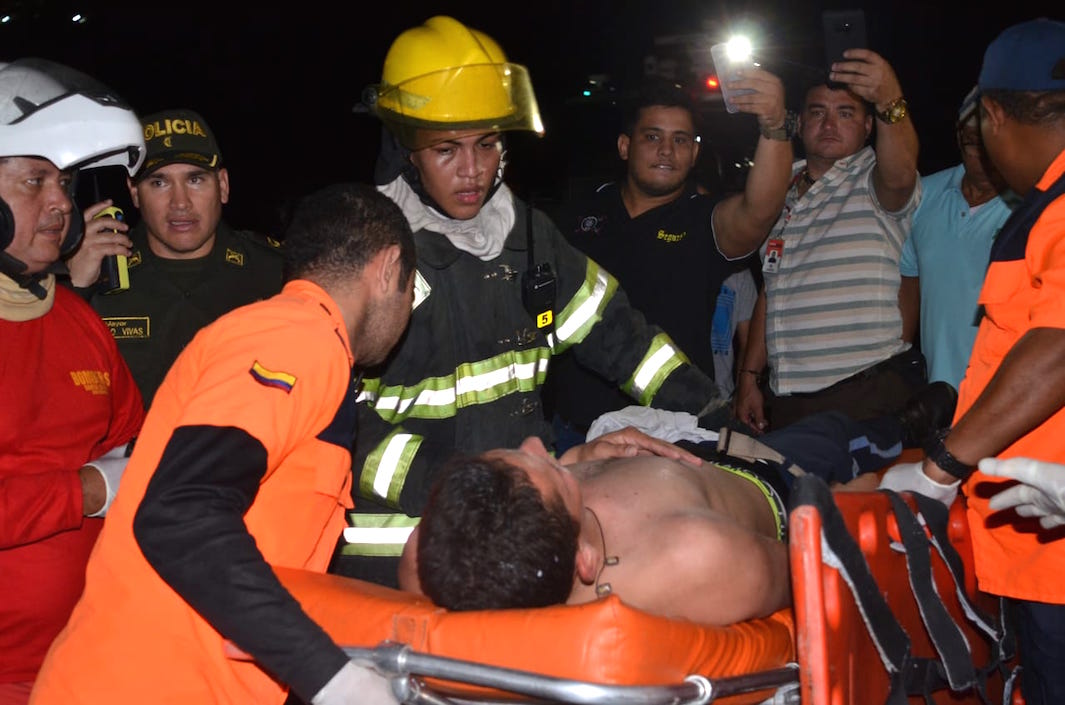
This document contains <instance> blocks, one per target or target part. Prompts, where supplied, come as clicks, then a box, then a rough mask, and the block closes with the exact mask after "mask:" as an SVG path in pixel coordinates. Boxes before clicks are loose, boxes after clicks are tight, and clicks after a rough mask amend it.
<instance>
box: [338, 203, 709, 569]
mask: <svg viewBox="0 0 1065 705" xmlns="http://www.w3.org/2000/svg"><path fill="white" fill-rule="evenodd" d="M527 208H528V207H527V206H526V205H525V204H524V203H523V202H521V201H520V200H518V199H516V198H515V211H516V212H515V215H516V217H515V225H514V227H513V228H512V230H511V232H510V233H509V234H508V236H507V240H506V242H505V245H504V248H503V251H502V253H501V254H500V255H499V256H497V257H495V258H494V259H491V260H488V261H484V260H481V259H479V258H477V257H475V256H473V255H471V254H469V253H467V252H464V251H462V250H459V249H457V248H456V247H455V246H454V245H453V244H452V243H451V242H450V241H449V240H448V239H447V238H446V237H444V236H443V235H440V234H438V233H434V232H430V231H428V230H421V231H419V232H417V233H415V242H416V244H417V251H418V272H417V275H416V283H415V290H416V291H415V309H414V312H413V314H412V316H411V320H410V325H409V328H408V329H407V331H406V334H405V336H404V337H403V339H402V340H401V341H400V343H399V344H398V345H397V347H396V348H395V349H394V350H393V352H392V355H391V357H390V358H389V360H388V361H387V362H386V363H385V364H384V365H383V366H381V367H380V368H379V369H376V370H369V371H367V373H366V377H365V378H364V385H363V388H362V390H361V392H360V394H359V397H358V402H357V406H358V433H357V437H356V443H355V453H354V455H353V460H354V473H355V482H354V484H353V488H352V491H353V495H354V497H353V498H354V502H355V507H356V509H355V510H354V511H353V512H351V513H350V514H349V522H350V523H351V527H349V528H348V529H347V530H346V531H345V534H344V538H343V540H342V541H341V544H340V546H339V548H338V555H337V556H336V557H335V559H334V564H333V567H332V568H331V570H333V571H334V572H339V573H342V574H346V575H352V576H355V577H362V578H364V579H370V580H375V581H376V582H393V581H394V577H392V573H389V574H386V576H385V579H383V580H382V579H379V578H380V576H371V575H367V573H366V572H364V571H362V570H360V569H359V568H358V567H356V565H357V564H356V563H355V562H354V559H356V558H358V557H369V556H376V557H393V558H395V557H398V556H399V555H400V553H401V552H402V548H403V544H404V542H405V540H406V538H407V536H408V535H409V533H410V531H411V530H412V529H413V527H414V525H415V524H416V523H417V517H418V516H419V515H420V513H421V509H422V507H423V505H424V503H425V500H426V497H427V495H428V492H429V489H430V485H431V483H432V480H433V477H434V473H435V472H436V471H438V470H439V469H440V467H441V466H442V465H443V464H444V462H445V461H446V460H447V459H448V458H449V457H450V456H451V455H453V454H454V453H455V452H456V451H458V452H462V453H468V454H476V453H480V452H482V451H485V450H489V449H492V448H516V447H517V446H518V445H519V444H520V443H521V441H522V440H524V439H525V438H527V437H529V436H539V437H540V438H542V439H543V440H544V442H545V445H547V447H548V448H550V447H552V440H553V439H552V436H551V430H550V425H549V423H548V422H547V420H546V419H545V417H544V412H543V409H542V405H541V399H540V388H541V386H542V385H543V384H544V380H545V379H546V377H547V375H548V368H549V366H550V362H551V357H552V356H553V355H558V354H561V353H563V352H565V351H567V350H572V352H573V354H574V355H575V357H576V359H577V360H578V361H579V362H580V363H581V364H582V365H585V366H587V367H588V368H589V369H591V370H594V371H595V372H597V373H598V374H600V375H602V376H603V377H604V378H606V379H608V380H610V381H612V382H613V383H615V384H617V385H618V386H619V387H620V388H622V389H623V390H624V391H625V392H627V393H628V394H629V395H630V396H631V397H632V398H633V399H634V400H635V402H636V403H639V404H643V405H653V406H655V407H660V408H664V409H672V410H679V411H688V412H690V413H693V414H698V413H700V412H701V411H703V410H705V409H706V408H707V407H708V405H711V406H713V405H715V403H718V402H719V403H720V404H724V400H723V399H721V396H720V392H719V390H718V388H717V387H716V386H715V384H714V382H713V380H712V379H710V378H709V377H707V376H706V375H705V374H704V373H703V372H701V371H700V370H698V369H697V368H696V367H694V366H693V365H691V364H689V363H688V361H687V358H686V357H685V355H684V354H683V353H682V352H681V351H680V350H679V349H678V348H677V346H676V345H675V344H674V343H673V341H672V340H671V339H670V338H669V336H668V335H666V334H665V333H664V332H663V331H662V330H661V329H660V328H657V327H655V326H652V325H650V324H649V323H647V321H646V320H645V319H644V316H643V315H642V314H641V313H640V312H639V311H637V310H636V309H634V308H633V307H632V306H631V305H630V304H629V300H628V298H627V296H626V295H625V293H624V291H623V290H622V289H621V288H620V287H619V285H618V282H617V280H615V279H614V277H613V276H611V275H610V273H609V272H607V271H606V270H604V269H603V268H602V267H600V266H599V265H598V264H596V262H595V261H593V260H591V259H589V258H588V257H586V256H585V255H584V254H583V253H581V252H580V251H579V250H577V249H575V248H574V247H573V246H572V245H570V244H569V243H568V242H567V241H566V240H565V238H564V237H563V236H562V235H561V233H560V232H559V231H558V229H557V227H556V226H555V225H554V224H553V223H552V222H551V221H550V220H549V219H548V217H547V216H546V215H545V214H544V213H542V212H540V211H538V210H534V211H533V214H532V215H533V217H532V218H529V217H528V215H529V214H528V212H527ZM529 223H532V227H533V231H534V237H533V238H532V241H533V254H534V257H533V260H532V261H533V262H535V263H536V264H549V265H550V268H551V271H552V273H553V274H554V276H555V277H556V280H557V281H556V285H557V288H556V295H555V299H554V306H553V307H551V310H550V312H549V313H548V315H547V316H543V315H540V316H539V320H538V319H537V318H534V316H533V314H531V313H530V312H529V311H527V310H526V308H525V307H524V305H523V299H522V286H523V285H522V280H523V275H524V274H525V273H526V271H527V270H529V268H530V259H529V253H528V245H527V243H528V238H527V228H528V224H529ZM548 321H550V322H549V324H548V325H547V326H544V327H540V326H538V323H541V324H542V323H547V322H548ZM697 323H698V324H700V325H702V324H706V325H708V323H707V322H705V321H699V322H697ZM393 565H394V564H393ZM389 570H390V571H391V568H390V569H389ZM390 578H391V579H390Z"/></svg>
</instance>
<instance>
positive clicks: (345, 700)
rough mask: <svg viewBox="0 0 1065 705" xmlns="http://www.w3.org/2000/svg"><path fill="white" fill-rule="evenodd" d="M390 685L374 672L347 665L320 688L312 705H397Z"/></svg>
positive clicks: (365, 668)
mask: <svg viewBox="0 0 1065 705" xmlns="http://www.w3.org/2000/svg"><path fill="white" fill-rule="evenodd" d="M398 703H399V700H398V699H397V698H396V696H395V693H393V692H392V684H391V683H390V682H389V680H388V679H387V678H385V677H384V676H382V675H381V674H380V673H378V672H377V671H374V670H372V669H370V668H367V667H365V666H359V665H358V664H356V663H355V662H354V661H348V662H347V663H346V664H344V666H343V667H342V668H341V669H340V670H339V671H337V672H336V675H335V676H333V677H332V678H330V679H329V682H328V683H326V684H325V685H323V686H322V689H321V690H319V691H318V693H317V694H315V696H314V697H313V698H311V705H398Z"/></svg>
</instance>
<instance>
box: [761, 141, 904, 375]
mask: <svg viewBox="0 0 1065 705" xmlns="http://www.w3.org/2000/svg"><path fill="white" fill-rule="evenodd" d="M805 164H806V162H805V161H804V160H800V161H798V162H796V163H795V165H794V166H793V168H792V170H793V173H794V174H798V173H799V172H800V171H801V170H802V169H803V167H804V166H805ZM875 166H876V153H875V152H874V151H873V148H872V147H869V146H867V147H865V148H864V149H862V150H861V151H859V152H857V153H855V154H852V155H851V156H849V157H844V158H843V159H840V160H838V161H837V162H836V163H835V165H833V167H832V168H831V169H829V170H828V172H826V173H825V174H824V175H823V176H822V177H821V178H820V179H818V180H817V182H816V183H814V184H813V186H811V187H810V188H809V190H808V191H807V192H806V193H805V194H803V195H802V197H801V198H800V197H799V196H798V193H797V188H796V186H795V185H793V186H792V188H791V189H790V190H789V191H788V195H787V198H786V200H785V205H784V212H783V213H782V214H781V217H780V218H779V219H778V220H777V224H776V225H775V226H774V228H773V231H772V233H771V234H770V236H769V238H768V240H767V241H766V245H765V249H764V253H763V262H765V256H766V254H767V253H769V252H770V251H771V250H774V251H775V252H774V254H775V255H776V257H775V259H776V260H777V261H776V266H775V271H765V284H766V295H767V309H766V346H767V349H768V354H769V365H770V367H771V376H770V385H771V387H772V389H773V392H774V393H775V394H778V395H779V394H792V393H795V392H815V391H819V390H821V389H824V388H826V387H829V386H831V385H832V384H834V383H836V382H838V381H840V380H842V379H845V378H847V377H850V376H851V375H853V374H855V373H857V372H860V371H861V370H864V369H866V368H867V367H870V366H872V365H875V364H876V363H878V362H881V361H883V360H886V359H887V358H889V357H891V356H893V355H896V354H898V353H900V352H902V351H904V350H906V349H907V348H909V343H904V342H903V341H902V340H901V338H900V336H901V335H902V316H901V314H900V312H899V306H898V293H899V282H900V278H899V257H900V253H901V251H902V245H903V242H905V240H906V237H907V235H908V234H909V231H910V225H911V223H912V221H913V213H914V211H915V210H916V208H917V205H918V203H919V202H920V198H921V186H920V181H919V180H918V183H917V186H916V187H915V188H914V193H913V195H912V196H911V198H910V201H909V203H907V204H906V206H905V207H904V208H903V209H902V210H901V211H898V212H895V213H889V212H887V211H885V210H884V209H883V208H882V207H881V206H880V204H879V202H878V201H877V198H876V194H875V192H874V191H873V184H872V174H873V168H874V167H875ZM796 181H797V180H796ZM763 268H764V267H763ZM773 269H774V267H772V266H771V267H769V270H773Z"/></svg>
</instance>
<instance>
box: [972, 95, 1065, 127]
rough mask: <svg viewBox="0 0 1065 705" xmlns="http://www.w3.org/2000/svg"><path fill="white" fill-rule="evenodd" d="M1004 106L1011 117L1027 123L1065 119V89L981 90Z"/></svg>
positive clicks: (1045, 122) (1043, 122) (1044, 122)
mask: <svg viewBox="0 0 1065 705" xmlns="http://www.w3.org/2000/svg"><path fill="white" fill-rule="evenodd" d="M981 93H983V95H986V96H987V97H988V98H990V99H991V100H993V101H995V102H996V103H998V104H999V105H1001V106H1002V110H1003V112H1005V113H1006V115H1008V116H1009V117H1010V118H1012V119H1014V120H1016V121H1017V122H1020V123H1023V124H1025V125H1041V124H1052V123H1055V122H1058V121H1059V120H1062V119H1065V91H1005V90H998V89H995V90H986V91H981Z"/></svg>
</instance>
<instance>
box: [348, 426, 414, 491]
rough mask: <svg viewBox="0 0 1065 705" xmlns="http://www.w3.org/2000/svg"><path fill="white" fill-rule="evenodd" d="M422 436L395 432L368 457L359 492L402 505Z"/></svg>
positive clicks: (360, 478)
mask: <svg viewBox="0 0 1065 705" xmlns="http://www.w3.org/2000/svg"><path fill="white" fill-rule="evenodd" d="M422 440H423V439H422V437H421V436H416V435H414V434H411V433H405V432H403V431H402V430H401V429H398V428H397V429H395V430H393V431H392V432H391V433H390V434H388V435H387V436H385V438H384V440H382V441H381V442H380V443H379V444H378V445H377V447H376V448H374V450H373V452H371V453H370V454H369V455H368V456H366V462H364V463H363V466H362V472H360V473H359V492H361V493H362V494H363V495H369V496H371V497H376V498H378V499H380V500H381V501H383V502H385V503H386V504H388V505H389V506H393V507H398V506H399V494H400V492H401V491H402V489H403V483H404V482H405V481H406V479H407V473H408V472H410V466H411V463H413V462H414V455H415V454H416V453H417V452H418V448H419V446H421V444H422Z"/></svg>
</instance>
